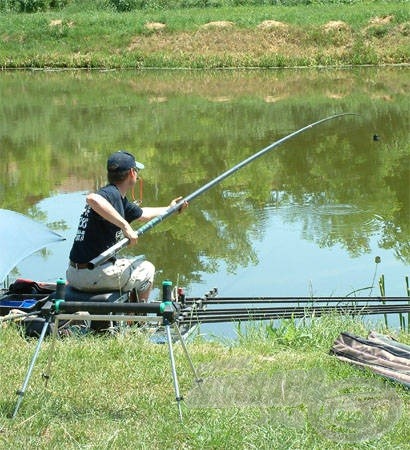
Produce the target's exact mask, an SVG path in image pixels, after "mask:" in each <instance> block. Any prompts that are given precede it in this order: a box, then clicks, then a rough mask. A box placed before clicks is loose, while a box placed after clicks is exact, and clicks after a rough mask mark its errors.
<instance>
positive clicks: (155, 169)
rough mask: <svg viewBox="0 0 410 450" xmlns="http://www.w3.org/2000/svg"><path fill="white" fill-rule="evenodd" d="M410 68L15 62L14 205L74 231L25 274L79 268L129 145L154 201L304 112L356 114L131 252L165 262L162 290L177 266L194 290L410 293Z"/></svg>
mask: <svg viewBox="0 0 410 450" xmlns="http://www.w3.org/2000/svg"><path fill="white" fill-rule="evenodd" d="M408 80H409V69H408V68H381V69H376V68H360V69H351V70H281V71H276V70H274V71H218V72H201V71H198V72H195V71H146V72H136V71H124V72H122V71H110V72H82V71H75V72H71V71H67V72H64V71H63V72H51V71H50V72H46V71H42V72H39V71H33V72H1V73H0V98H1V106H0V115H1V120H0V148H1V154H2V165H1V168H0V170H1V174H2V175H1V184H0V187H1V189H0V207H1V208H3V209H11V210H15V211H19V212H22V213H23V214H26V215H29V216H31V217H33V218H34V219H35V220H37V221H40V222H43V223H45V224H48V225H49V226H50V227H52V228H53V229H55V230H56V231H58V232H59V233H60V234H62V235H63V236H64V237H66V241H64V242H63V243H59V244H55V245H52V246H50V247H49V248H47V249H46V250H44V251H41V252H39V253H37V254H35V255H32V256H31V257H29V258H27V259H26V260H24V261H23V262H22V263H20V264H19V265H18V267H16V268H15V269H14V270H13V272H12V273H11V274H10V276H11V278H14V277H16V276H23V277H25V278H32V279H35V280H41V281H54V280H56V279H57V278H59V277H64V276H65V269H66V264H67V255H68V252H69V249H70V247H71V243H72V239H73V236H74V233H75V231H76V227H77V223H78V218H79V214H80V212H81V210H82V208H83V206H84V195H85V193H86V192H88V191H90V190H94V189H96V188H97V187H98V186H100V185H101V184H103V183H104V182H105V163H106V158H107V156H108V154H109V153H111V152H113V151H115V150H118V149H126V150H128V151H130V152H132V153H134V154H135V155H136V156H137V159H138V160H139V161H141V162H143V163H144V164H145V166H146V169H145V170H144V171H143V178H144V183H143V190H142V198H143V205H146V206H157V205H166V204H168V203H169V201H170V200H171V199H172V198H174V197H176V196H178V195H183V196H186V195H188V194H190V193H192V192H193V191H195V190H196V189H198V188H200V187H201V186H203V185H205V184H206V183H207V182H209V181H210V180H212V179H214V178H215V177H216V176H218V175H220V174H221V173H223V172H225V171H226V170H228V169H229V168H231V167H233V166H235V165H236V164H238V163H239V162H241V161H242V160H244V159H245V158H248V157H249V156H251V155H253V154H255V153H256V152H258V151H259V150H261V149H262V148H265V147H266V146H268V145H269V144H271V143H272V142H275V141H277V140H279V139H281V138H282V137H284V136H286V135H288V134H290V133H292V132H294V131H296V130H298V129H300V128H302V127H304V126H305V125H308V124H310V123H313V122H316V121H317V120H319V119H322V118H324V117H327V116H330V115H333V114H337V113H342V112H351V113H356V114H358V115H357V116H345V117H342V118H338V119H335V120H331V121H329V122H326V123H324V124H321V125H319V126H317V127H314V128H312V129H310V130H308V131H306V132H305V133H303V134H301V135H299V136H297V137H295V138H293V139H291V140H289V141H287V142H286V143H284V144H283V145H281V146H279V147H277V148H275V149H274V150H273V151H271V152H269V153H267V154H265V155H264V156H262V157H261V158H259V159H257V160H255V161H253V162H252V163H250V164H249V165H247V166H246V167H245V168H243V169H241V170H239V171H238V172H236V173H235V174H233V175H231V176H230V177H228V178H227V179H225V180H224V181H223V182H221V183H220V184H218V185H217V186H215V187H213V188H212V189H210V190H208V191H206V192H205V193H203V194H202V195H201V196H199V197H198V198H196V199H195V200H193V201H192V202H191V204H190V207H189V208H188V210H187V211H186V212H185V213H184V214H182V215H175V216H171V217H169V218H168V219H167V220H166V221H164V222H163V223H161V224H159V225H158V226H156V227H155V228H154V229H152V230H151V231H150V232H149V233H146V234H144V235H143V236H141V238H140V240H139V244H138V245H137V246H136V247H134V248H132V249H127V250H126V251H124V252H123V253H124V254H145V255H146V256H147V258H148V259H149V260H151V261H152V262H153V263H154V264H155V266H156V267H157V277H156V285H157V289H156V290H155V291H154V293H153V300H157V299H158V298H156V297H157V296H158V295H159V289H158V287H159V286H160V285H161V281H162V280H164V279H170V280H173V282H174V283H177V284H179V285H181V286H183V287H184V288H185V290H186V292H187V295H188V296H201V295H203V294H204V293H205V292H207V291H208V290H209V289H211V288H213V287H217V288H218V291H219V293H220V295H221V296H224V297H235V296H293V295H294V296H309V295H314V296H345V295H349V294H350V295H355V294H352V292H356V295H378V294H379V287H378V280H379V277H380V276H381V275H382V274H383V275H384V277H385V283H386V294H387V295H390V296H404V295H406V286H405V277H406V276H408V275H409V267H410V220H409V219H410V187H409V179H410V144H409V142H410V139H409V137H410V136H409V129H410V128H409V109H410V106H409V105H410V101H409V100H410V98H409V97H410V95H409V92H410V90H409V83H408ZM140 195H141V192H139V190H137V192H135V197H137V198H139V196H140ZM10 226H13V225H12V224H10ZM376 257H380V258H381V260H380V262H379V263H376V262H375V261H376V259H375V258H376ZM203 330H204V332H211V333H216V334H224V335H226V334H230V333H234V332H233V331H232V328H229V331H228V332H227V331H226V330H227V328H226V325H212V326H211V325H208V326H204V327H203Z"/></svg>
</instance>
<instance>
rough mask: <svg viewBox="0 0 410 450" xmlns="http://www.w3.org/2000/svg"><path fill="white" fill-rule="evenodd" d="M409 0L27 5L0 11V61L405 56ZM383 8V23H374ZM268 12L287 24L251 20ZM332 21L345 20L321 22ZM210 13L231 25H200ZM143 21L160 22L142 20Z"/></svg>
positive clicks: (334, 61) (316, 60)
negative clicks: (341, 25)
mask: <svg viewBox="0 0 410 450" xmlns="http://www.w3.org/2000/svg"><path fill="white" fill-rule="evenodd" d="M407 6H408V5H407V4H406V3H405V2H400V1H392V2H357V3H354V4H352V5H351V4H344V3H336V4H335V3H331V4H312V5H299V6H246V5H245V6H236V7H226V6H222V7H219V8H184V9H169V10H164V9H143V10H139V11H131V12H126V13H117V12H114V11H112V10H111V11H110V10H109V9H107V8H105V9H102V8H97V7H94V9H92V8H91V7H90V8H86V9H84V6H81V4H78V3H73V4H69V6H68V7H66V8H63V9H61V10H54V11H47V12H38V13H35V14H22V13H20V14H16V13H0V20H1V23H2V29H1V34H0V42H1V44H2V45H1V46H0V65H1V67H3V68H13V67H44V66H51V67H106V68H135V67H137V68H141V67H190V68H214V67H250V66H252V67H272V66H273V67H283V66H301V65H303V66H317V65H346V64H375V65H377V64H385V63H408V62H409V50H408V48H409V45H408V44H409V39H408V33H409V25H408V23H409V15H410V14H409V10H408V7H407ZM386 17H389V18H390V19H388V21H387V22H385V21H381V22H377V21H379V20H380V19H381V18H386ZM271 19H274V20H276V21H279V22H282V23H284V24H285V25H286V28H274V29H270V30H261V29H259V28H258V26H259V25H260V24H261V23H262V22H263V21H265V20H271ZM336 20H343V21H344V22H345V23H346V24H347V27H348V28H347V29H335V30H332V31H325V30H324V29H323V26H324V25H325V24H327V23H328V22H330V21H336ZM372 20H373V21H376V23H373V22H371V21H372ZM56 21H60V22H56ZM215 21H228V22H231V23H232V26H231V27H228V28H222V29H221V28H212V29H203V28H202V27H203V26H204V25H206V24H208V23H209V22H215ZM150 22H159V23H162V24H164V25H165V28H164V29H163V30H159V31H158V30H150V29H147V27H146V25H147V23H150Z"/></svg>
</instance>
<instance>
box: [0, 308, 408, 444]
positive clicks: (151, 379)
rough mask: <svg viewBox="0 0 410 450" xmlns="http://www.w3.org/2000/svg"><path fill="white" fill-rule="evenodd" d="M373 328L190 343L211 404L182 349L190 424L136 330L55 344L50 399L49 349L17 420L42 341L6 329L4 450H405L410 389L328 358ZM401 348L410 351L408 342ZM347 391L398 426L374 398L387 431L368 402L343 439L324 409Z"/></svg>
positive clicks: (2, 353)
mask: <svg viewBox="0 0 410 450" xmlns="http://www.w3.org/2000/svg"><path fill="white" fill-rule="evenodd" d="M379 328H380V327H379ZM368 329H369V326H368V325H367V324H366V323H365V322H364V321H360V320H359V319H349V318H344V317H338V316H334V317H323V318H321V319H316V320H314V321H313V322H312V323H311V324H310V325H302V324H301V325H298V326H296V325H295V323H294V322H293V321H284V322H281V323H280V324H279V325H277V326H276V328H275V327H268V328H266V327H262V326H259V325H254V326H242V327H240V328H238V339H237V340H235V341H226V342H223V341H216V342H204V341H201V340H199V339H198V340H197V341H195V342H193V343H190V344H188V351H189V353H190V356H191V358H192V360H193V362H194V365H195V367H196V369H197V370H198V372H199V374H200V375H201V376H202V377H203V378H204V385H203V386H204V387H203V389H204V392H205V395H204V396H202V397H201V396H200V393H199V392H198V389H197V388H195V383H194V381H193V375H192V373H191V370H190V368H189V365H188V363H187V360H186V358H185V357H184V355H183V352H182V349H181V348H180V346H179V345H175V346H174V351H175V357H176V366H177V373H178V377H179V385H180V390H181V394H183V395H184V397H185V402H183V406H182V409H183V416H184V421H183V423H181V422H180V421H179V418H178V413H177V408H176V402H175V393H174V389H173V384H172V377H171V369H170V363H169V356H168V350H167V347H166V346H163V345H155V344H153V343H151V342H149V341H148V340H147V338H146V337H145V336H144V335H143V334H142V333H140V332H138V331H135V332H131V333H128V334H127V335H123V336H117V337H104V336H97V337H92V336H86V337H77V338H76V337H71V338H66V339H62V340H58V341H56V351H55V354H54V359H53V363H52V366H51V371H50V374H51V378H50V380H49V383H48V386H47V388H46V389H45V387H44V383H43V380H42V379H41V373H42V371H44V370H45V369H46V367H47V362H48V358H49V356H50V346H51V341H50V340H49V339H47V340H46V341H45V342H44V343H43V345H42V348H41V351H40V354H39V358H38V360H37V363H36V365H35V367H34V371H33V374H32V377H31V379H30V384H29V387H28V389H27V391H26V395H25V397H24V400H23V403H22V406H21V408H20V411H19V413H18V415H17V417H16V418H15V419H14V420H11V419H10V418H8V416H9V414H10V413H11V412H12V411H13V409H14V406H15V402H16V400H17V396H16V394H15V391H16V389H18V388H20V387H21V385H22V382H23V380H24V377H25V374H26V371H27V368H28V365H29V361H30V358H31V357H32V355H33V352H34V348H35V345H36V344H37V341H36V340H30V341H27V340H25V339H24V338H23V337H22V336H21V335H20V334H19V331H18V329H17V328H16V327H14V326H9V327H8V328H3V329H1V330H0V341H1V345H0V358H1V361H2V370H1V372H0V383H1V386H2V399H1V401H0V448H7V449H8V448H13V449H14V448H29V447H34V448H41V449H54V448H64V449H71V448H73V449H74V448H87V449H102V448H111V449H122V448H150V449H151V448H152V449H157V448H158V449H160V448H161V449H176V448H184V449H191V448H192V449H204V448H206V449H211V448H212V449H215V448H226V449H228V448H238V449H245V448H300V449H311V448H320V449H350V448H352V444H353V445H354V448H357V449H361V448H363V449H367V448H372V449H399V448H400V449H404V448H407V447H406V446H407V444H408V440H407V436H408V435H409V433H410V411H409V392H408V390H406V389H404V388H403V387H401V386H400V385H394V384H393V383H391V382H386V381H383V380H382V379H380V377H379V378H378V377H377V376H375V375H373V374H371V373H369V372H366V371H361V370H358V369H356V368H353V367H351V366H350V365H347V364H344V363H342V362H339V361H338V360H337V359H336V358H335V357H333V356H330V355H329V349H330V347H331V346H332V344H333V341H334V339H335V338H336V337H337V336H338V334H339V333H340V332H341V331H347V330H348V331H350V332H353V333H357V334H360V335H362V336H365V335H366V334H367V330H368ZM397 337H398V339H399V340H400V341H401V342H407V343H410V336H409V335H408V334H404V333H402V334H400V335H399V336H397ZM283 383H285V384H283ZM341 383H344V384H345V385H346V383H347V384H349V383H350V389H352V388H354V387H355V386H356V387H357V386H362V387H363V386H364V387H366V388H367V387H369V389H371V387H374V386H376V387H377V388H378V389H379V391H378V392H379V393H380V392H382V393H383V395H384V394H385V395H387V396H388V401H390V402H392V401H393V400H394V401H396V402H398V403H397V405H398V407H399V409H397V411H399V412H398V413H397V414H398V416H397V417H395V418H391V424H390V425H391V426H390V425H389V422H388V420H387V421H386V418H385V417H384V419H383V417H378V416H377V414H381V409H383V408H385V407H386V405H384V406H383V405H379V403H378V402H379V400H377V398H375V399H374V401H372V404H373V405H377V406H378V408H377V411H378V412H377V413H376V412H375V413H374V414H373V415H371V419H372V420H379V421H380V424H379V427H378V432H374V433H372V434H371V435H369V434H367V435H366V432H365V431H363V430H366V427H369V426H370V425H371V423H369V420H370V419H369V417H367V416H366V415H365V414H364V413H366V408H367V407H369V404H368V402H367V404H364V405H362V406H361V407H362V408H363V411H360V408H359V411H357V410H355V411H353V410H349V409H348V410H347V411H345V414H346V417H340V418H339V421H340V422H339V424H338V427H337V429H331V428H326V427H324V428H323V429H321V428H320V427H318V424H319V423H320V422H321V420H322V421H323V420H325V419H326V420H327V418H326V414H330V412H329V408H328V409H327V411H322V410H321V409H319V408H318V405H320V404H324V405H326V401H328V400H329V399H327V395H330V393H332V392H333V391H332V390H334V389H335V388H336V387H337V386H340V384H341ZM279 386H282V388H280V389H279ZM283 386H284V387H283ZM283 389H285V391H283ZM330 399H331V397H330ZM241 402H242V403H241ZM320 402H322V403H320ZM323 402H324V403H323ZM366 405H367V406H366ZM370 406H371V405H370ZM379 407H380V408H381V409H380V408H379ZM400 408H401V409H400ZM352 415H353V416H352ZM383 420H384V421H383ZM368 429H370V428H368ZM354 431H355V432H354ZM358 433H359V434H358ZM363 433H364V434H363Z"/></svg>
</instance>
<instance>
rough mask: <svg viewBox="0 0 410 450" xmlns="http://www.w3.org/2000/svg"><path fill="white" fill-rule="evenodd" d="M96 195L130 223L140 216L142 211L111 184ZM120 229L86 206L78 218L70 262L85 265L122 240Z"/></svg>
mask: <svg viewBox="0 0 410 450" xmlns="http://www.w3.org/2000/svg"><path fill="white" fill-rule="evenodd" d="M97 194H99V195H101V196H102V197H104V198H105V199H106V200H108V201H109V202H110V203H111V205H112V206H113V207H114V208H115V209H116V210H117V211H118V212H119V213H120V214H121V216H122V217H124V218H125V220H126V221H127V222H132V221H133V220H135V219H138V218H139V217H141V215H142V209H141V208H140V207H139V206H137V205H136V204H134V203H131V202H129V201H128V200H127V198H126V197H124V198H123V197H122V196H121V192H120V191H119V190H118V188H117V187H116V186H115V185H113V184H108V185H107V186H104V187H103V188H101V189H100V190H98V191H97ZM123 237H124V236H123V234H122V231H121V229H120V228H118V227H117V226H115V225H113V224H112V223H110V222H108V220H105V219H104V218H102V217H101V216H100V215H99V214H97V213H96V212H95V211H93V210H92V209H91V208H90V206H89V205H86V206H85V208H84V211H83V213H82V214H81V217H80V223H79V225H78V229H77V234H76V236H75V238H74V243H73V246H72V248H71V252H70V260H71V261H73V262H75V263H80V264H81V263H87V262H89V261H91V260H92V259H93V258H95V257H96V256H98V255H99V254H100V253H102V252H103V251H105V250H107V249H108V248H110V247H112V246H113V245H114V244H115V243H116V242H118V241H119V240H121V239H122V238H123Z"/></svg>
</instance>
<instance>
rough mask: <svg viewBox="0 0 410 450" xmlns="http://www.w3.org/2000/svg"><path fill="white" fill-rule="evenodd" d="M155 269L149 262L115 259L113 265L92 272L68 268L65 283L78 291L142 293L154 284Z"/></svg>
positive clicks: (100, 267)
mask: <svg viewBox="0 0 410 450" xmlns="http://www.w3.org/2000/svg"><path fill="white" fill-rule="evenodd" d="M154 274H155V267H154V265H153V264H152V263H150V262H149V261H141V259H136V260H132V259H127V258H121V259H117V260H116V261H115V263H113V262H107V263H105V264H102V265H101V266H97V267H95V268H94V269H92V270H89V269H76V268H75V267H72V266H71V265H69V266H68V269H67V272H66V277H67V282H68V283H69V284H70V285H71V286H72V287H74V288H75V289H78V290H80V291H85V292H109V291H130V290H132V289H136V291H137V292H144V291H146V290H147V289H149V288H150V287H151V286H152V284H153V282H154Z"/></svg>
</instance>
